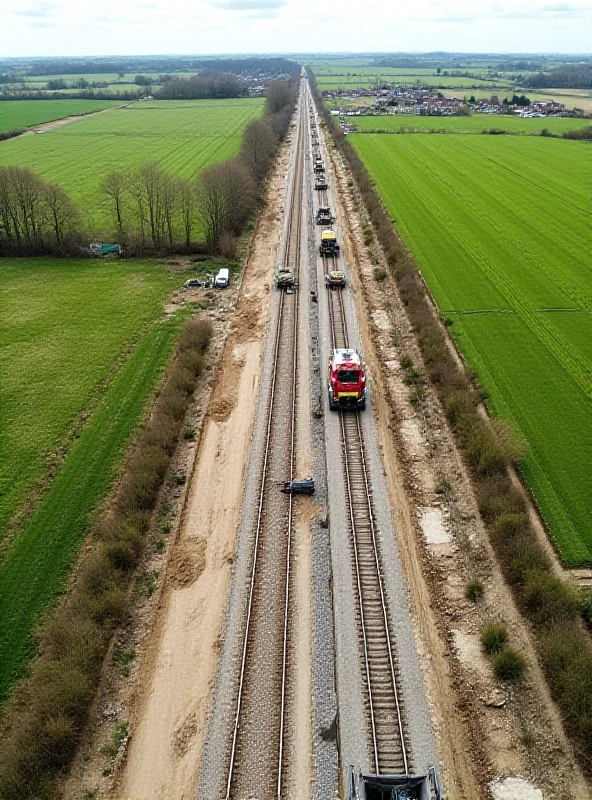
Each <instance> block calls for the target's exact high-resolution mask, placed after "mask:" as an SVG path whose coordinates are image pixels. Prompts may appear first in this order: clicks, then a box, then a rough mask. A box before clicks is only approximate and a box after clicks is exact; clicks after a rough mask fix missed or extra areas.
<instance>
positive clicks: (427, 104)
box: [323, 87, 581, 133]
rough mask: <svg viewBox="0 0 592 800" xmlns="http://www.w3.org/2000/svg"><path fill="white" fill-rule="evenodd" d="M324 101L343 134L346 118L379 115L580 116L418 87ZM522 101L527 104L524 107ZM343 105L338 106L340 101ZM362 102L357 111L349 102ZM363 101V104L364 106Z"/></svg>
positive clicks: (349, 128)
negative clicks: (338, 118)
mask: <svg viewBox="0 0 592 800" xmlns="http://www.w3.org/2000/svg"><path fill="white" fill-rule="evenodd" d="M323 97H324V98H325V99H326V100H331V101H333V105H336V106H337V107H336V108H333V109H332V111H331V114H333V115H334V116H339V117H340V118H341V125H342V128H343V129H344V130H345V132H346V133H350V132H353V131H354V130H355V128H356V126H355V124H354V122H353V120H351V121H348V120H346V119H345V118H346V117H356V116H362V115H366V116H367V115H370V116H372V115H379V114H410V115H413V114H415V115H418V116H434V117H453V116H459V115H462V114H467V113H478V114H513V115H514V116H520V117H577V116H581V112H578V111H577V110H573V111H568V110H566V108H565V106H564V104H563V103H557V102H554V101H552V100H548V101H544V102H542V101H532V102H531V101H529V100H528V98H524V96H523V95H522V96H520V98H519V99H520V100H521V101H522V102H521V103H512V102H509V101H507V100H504V99H501V100H500V99H499V98H498V97H497V96H496V95H492V96H491V97H490V98H489V99H485V98H479V99H476V98H474V97H473V96H471V98H470V99H469V100H466V99H465V98H463V99H460V98H458V97H444V95H443V94H442V93H441V92H438V91H435V90H433V89H424V88H418V87H407V88H403V87H397V88H392V89H348V90H343V91H324V92H323ZM524 99H526V100H527V102H526V103H524ZM340 100H342V101H343V105H341V106H339V101H340ZM360 100H362V102H361V103H359V105H357V107H352V105H351V103H352V101H358V102H359V101H360ZM364 100H365V102H364Z"/></svg>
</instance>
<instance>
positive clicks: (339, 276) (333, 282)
mask: <svg viewBox="0 0 592 800" xmlns="http://www.w3.org/2000/svg"><path fill="white" fill-rule="evenodd" d="M325 286H326V287H327V289H343V287H344V286H345V272H343V270H341V269H332V270H329V272H327V274H326V275H325Z"/></svg>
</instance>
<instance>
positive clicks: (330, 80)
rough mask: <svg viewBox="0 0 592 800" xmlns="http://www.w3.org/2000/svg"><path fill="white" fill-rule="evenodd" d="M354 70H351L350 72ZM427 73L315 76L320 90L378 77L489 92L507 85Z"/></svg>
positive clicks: (351, 86) (357, 85) (407, 83)
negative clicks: (472, 88) (473, 88)
mask: <svg viewBox="0 0 592 800" xmlns="http://www.w3.org/2000/svg"><path fill="white" fill-rule="evenodd" d="M354 71H355V70H352V73H353V72H354ZM426 73H427V74H421V75H419V74H412V75H411V74H408V73H403V72H398V73H394V72H392V73H391V72H388V71H387V70H379V69H377V70H375V71H374V72H373V73H372V74H371V75H370V74H364V75H359V76H356V75H353V74H352V75H342V76H337V75H319V76H317V77H316V81H317V86H318V88H319V90H320V91H340V90H342V89H343V90H347V89H358V88H369V87H371V86H375V85H376V79H377V77H379V78H380V79H381V80H382V81H383V82H385V83H390V84H392V85H394V86H413V85H414V84H419V85H421V86H433V87H441V86H444V87H448V88H455V87H458V88H459V89H460V88H464V87H467V88H471V87H475V88H476V89H481V90H488V91H489V92H490V93H492V92H495V91H496V87H499V86H507V84H506V83H504V82H499V81H498V82H494V81H486V80H483V79H481V78H462V77H459V76H455V75H435V74H434V70H427V71H426Z"/></svg>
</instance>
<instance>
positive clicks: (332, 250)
mask: <svg viewBox="0 0 592 800" xmlns="http://www.w3.org/2000/svg"><path fill="white" fill-rule="evenodd" d="M319 253H320V254H321V256H332V257H333V258H337V256H338V255H339V245H338V244H337V234H336V233H335V231H334V230H331V229H330V228H327V229H326V230H324V231H323V232H322V233H321V244H320V245H319Z"/></svg>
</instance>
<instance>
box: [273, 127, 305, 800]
mask: <svg viewBox="0 0 592 800" xmlns="http://www.w3.org/2000/svg"><path fill="white" fill-rule="evenodd" d="M302 126H303V120H302V119H301V120H300V127H299V130H298V141H297V145H296V146H297V147H298V152H297V167H298V166H299V171H298V174H297V179H296V183H297V184H298V185H297V187H296V196H297V197H298V206H297V207H298V214H297V216H296V243H295V252H294V255H295V258H296V265H295V266H296V269H295V270H294V274H295V277H297V274H298V272H299V267H298V264H299V260H300V245H301V233H302V191H303V181H304V153H303V147H304V137H303V133H302ZM294 199H295V198H294V197H293V198H292V200H293V201H294ZM292 210H293V206H292ZM294 302H295V305H296V308H295V311H294V327H293V333H292V336H293V341H294V360H293V362H292V409H291V414H290V418H291V423H290V426H291V430H290V480H291V481H292V480H293V479H294V472H295V461H296V384H297V379H298V306H299V304H298V300H297V298H296V297H295V298H294ZM293 505H294V496H293V495H289V507H288V531H287V538H288V541H287V545H286V547H287V554H286V599H285V604H284V641H283V653H282V699H281V711H280V742H279V754H278V778H277V797H278V800H280V798H281V796H282V775H283V756H284V723H285V711H286V681H287V662H288V611H289V600H290V559H291V546H292V523H293Z"/></svg>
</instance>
